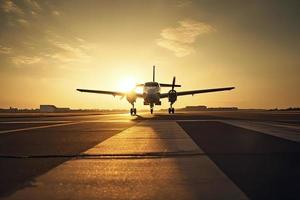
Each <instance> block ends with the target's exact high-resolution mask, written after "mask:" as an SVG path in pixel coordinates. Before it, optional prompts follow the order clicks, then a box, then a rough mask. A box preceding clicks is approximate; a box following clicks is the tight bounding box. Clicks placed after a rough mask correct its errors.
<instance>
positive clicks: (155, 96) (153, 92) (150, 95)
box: [77, 66, 234, 115]
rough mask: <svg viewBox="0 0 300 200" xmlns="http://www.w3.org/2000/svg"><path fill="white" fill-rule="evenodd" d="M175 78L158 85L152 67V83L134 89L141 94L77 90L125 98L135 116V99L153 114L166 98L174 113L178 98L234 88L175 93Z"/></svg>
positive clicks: (139, 85)
mask: <svg viewBox="0 0 300 200" xmlns="http://www.w3.org/2000/svg"><path fill="white" fill-rule="evenodd" d="M175 80H176V78H175V76H174V77H173V82H172V84H165V83H158V82H155V66H153V81H152V82H146V83H144V84H136V87H143V93H142V94H140V93H137V92H136V91H135V89H133V90H131V91H130V92H117V91H104V90H88V89H77V90H78V91H80V92H89V93H97V94H109V95H113V96H121V97H125V96H126V99H127V101H128V102H129V103H130V104H131V105H132V108H131V109H130V114H131V115H136V108H135V107H134V103H135V102H136V99H137V98H143V99H144V105H150V112H151V114H152V113H153V108H154V105H161V101H160V99H163V98H168V100H169V102H170V108H169V109H168V111H169V113H170V114H171V113H173V114H174V112H175V110H174V108H173V107H172V106H173V104H174V103H175V102H176V101H177V97H178V96H183V95H194V94H200V93H208V92H219V91H225V90H232V89H234V87H224V88H212V89H202V90H189V91H180V92H177V91H176V90H175V88H176V87H181V85H177V84H175ZM161 87H171V90H169V92H168V93H160V89H161Z"/></svg>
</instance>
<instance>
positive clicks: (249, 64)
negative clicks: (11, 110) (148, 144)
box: [0, 0, 300, 109]
mask: <svg viewBox="0 0 300 200" xmlns="http://www.w3.org/2000/svg"><path fill="white" fill-rule="evenodd" d="M0 26H1V28H0V90H1V98H0V108H7V107H9V106H12V107H19V108H37V107H39V105H40V104H54V105H56V106H59V107H71V108H114V109H115V108H126V109H127V108H128V109H129V108H130V104H129V103H128V102H127V101H126V99H125V98H124V99H123V100H120V98H117V97H116V98H114V97H112V96H109V95H108V96H106V95H97V94H87V93H79V92H77V91H76V88H89V89H99V90H114V91H118V90H122V89H123V88H122V84H125V83H126V82H127V81H126V80H131V81H134V82H137V83H143V82H145V81H151V79H152V65H156V66H157V77H156V78H157V81H158V82H164V83H171V81H172V77H173V76H174V75H175V76H176V78H177V80H176V81H177V83H178V84H182V88H180V89H178V91H180V90H191V89H205V88H213V87H226V86H235V87H236V89H235V90H232V91H228V92H220V93H210V94H202V95H195V96H185V97H179V99H178V101H177V102H176V103H175V104H174V105H175V107H184V106H186V105H207V106H210V107H219V106H237V107H240V108H274V107H278V108H285V107H290V106H293V107H296V106H300V89H299V87H300V1H299V0H295V1H291V0H285V1H283V0H277V1H276V0H274V1H272V0H267V1H261V0H257V1H254V0H253V1H246V0H244V1H243V0H236V1H231V0H229V1H227V0H226V1H225V0H224V1H214V0H205V1H204V0H203V1H202V0H194V1H190V0H157V1H156V0H151V1H149V0H119V1H115V0H107V1H105V0H103V1H100V0H98V1H96V0H95V1H94V0H85V1H83V0H82V1H79V0H78V1H75V0H65V1H63V0H58V1H55V0H48V1H46V0H45V1H34V0H18V1H10V0H0ZM163 91H164V92H167V90H166V89H164V90H163ZM142 102H143V101H142V100H138V102H137V107H138V108H142ZM162 103H163V106H162V107H161V108H167V107H168V106H169V104H168V102H167V99H165V100H163V102H162ZM143 108H146V107H143Z"/></svg>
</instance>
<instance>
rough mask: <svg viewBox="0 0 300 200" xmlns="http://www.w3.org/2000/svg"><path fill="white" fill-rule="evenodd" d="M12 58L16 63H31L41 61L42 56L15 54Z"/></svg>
mask: <svg viewBox="0 0 300 200" xmlns="http://www.w3.org/2000/svg"><path fill="white" fill-rule="evenodd" d="M11 60H12V62H13V63H14V64H16V65H31V64H35V63H38V62H40V61H41V60H42V58H40V57H37V56H32V57H30V56H15V57H12V58H11Z"/></svg>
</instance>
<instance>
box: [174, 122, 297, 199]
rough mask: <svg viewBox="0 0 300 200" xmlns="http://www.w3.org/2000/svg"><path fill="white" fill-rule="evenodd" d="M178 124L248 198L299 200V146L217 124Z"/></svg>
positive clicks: (294, 143)
mask: <svg viewBox="0 0 300 200" xmlns="http://www.w3.org/2000/svg"><path fill="white" fill-rule="evenodd" d="M179 124H180V126H181V127H182V128H183V129H184V130H185V131H186V132H187V133H188V134H189V135H190V136H191V138H192V139H193V140H194V141H195V142H196V143H197V145H198V146H199V147H200V148H201V149H202V150H203V151H204V152H205V153H207V154H208V155H209V157H210V158H211V159H212V160H213V161H214V162H215V163H216V165H217V166H218V167H219V168H220V169H221V170H222V171H223V172H224V173H225V174H226V175H227V176H228V177H229V178H230V179H231V180H232V181H233V182H234V183H235V184H236V185H237V186H238V187H239V188H240V189H241V190H243V191H244V192H245V193H246V194H247V195H248V197H250V198H251V199H299V196H300V181H299V180H300V156H299V152H300V144H299V143H297V142H292V141H288V140H285V139H280V138H277V137H273V136H270V135H266V134H263V133H259V132H255V131H251V130H247V129H243V128H239V127H235V126H231V125H228V124H223V123H220V122H208V121H207V122H180V123H179ZM275 152H277V153H275ZM257 155H260V156H257ZM199 170H201V169H199Z"/></svg>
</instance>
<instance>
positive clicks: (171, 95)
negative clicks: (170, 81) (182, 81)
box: [168, 90, 177, 103]
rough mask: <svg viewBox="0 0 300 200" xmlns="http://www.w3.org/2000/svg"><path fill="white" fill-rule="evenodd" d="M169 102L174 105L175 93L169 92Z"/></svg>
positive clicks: (173, 91)
mask: <svg viewBox="0 0 300 200" xmlns="http://www.w3.org/2000/svg"><path fill="white" fill-rule="evenodd" d="M168 98H169V102H171V103H174V102H175V101H176V100H177V92H176V91H175V90H170V91H169V96H168Z"/></svg>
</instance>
